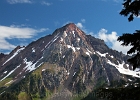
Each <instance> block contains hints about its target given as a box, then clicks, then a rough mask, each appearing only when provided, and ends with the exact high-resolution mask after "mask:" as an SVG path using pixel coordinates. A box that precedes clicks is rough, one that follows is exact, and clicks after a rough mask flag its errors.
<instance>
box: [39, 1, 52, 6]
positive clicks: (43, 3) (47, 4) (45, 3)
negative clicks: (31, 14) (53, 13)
mask: <svg viewBox="0 0 140 100" xmlns="http://www.w3.org/2000/svg"><path fill="white" fill-rule="evenodd" d="M41 4H42V5H46V6H50V5H52V3H49V2H46V1H42V2H41Z"/></svg>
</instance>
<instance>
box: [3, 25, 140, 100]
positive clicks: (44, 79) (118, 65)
mask: <svg viewBox="0 0 140 100" xmlns="http://www.w3.org/2000/svg"><path fill="white" fill-rule="evenodd" d="M128 57H129V56H126V55H124V54H122V53H120V52H118V51H115V50H112V49H110V48H108V46H107V45H106V44H105V43H104V41H103V40H100V39H97V38H95V37H92V36H91V35H86V34H85V33H84V32H83V31H82V30H80V29H79V28H78V27H77V26H76V25H75V24H73V23H70V24H67V25H65V26H63V27H62V28H59V29H56V30H55V31H54V32H53V33H52V35H47V36H45V37H42V38H40V39H38V40H37V41H34V42H32V43H30V44H29V45H28V46H26V47H20V46H18V47H17V48H15V49H14V50H13V51H12V52H11V53H10V54H9V55H7V56H5V57H3V58H2V60H1V61H0V88H1V89H0V94H2V95H4V94H5V93H7V91H12V92H11V93H15V94H16V95H15V98H16V97H17V96H18V97H19V96H20V94H21V93H24V95H26V100H30V99H29V98H32V99H35V98H38V99H39V98H51V99H53V100H55V99H56V98H57V100H58V99H60V100H63V99H65V98H67V99H68V98H72V97H71V95H74V94H76V95H78V94H82V93H85V92H86V93H87V94H88V93H89V92H91V91H92V90H93V89H95V88H98V87H119V86H121V87H126V85H127V86H129V85H133V86H138V85H139V84H136V83H138V82H139V78H140V71H139V69H137V70H135V71H133V70H132V66H130V65H129V64H128V63H127V62H126V60H127V59H128ZM47 93H49V94H51V95H49V94H48V95H49V96H48V95H46V94H47ZM29 94H30V95H29ZM56 94H57V95H56ZM87 94H85V95H87ZM5 95H6V94H5ZM64 95H65V96H64ZM50 96H51V97H50ZM67 96H68V97H67ZM83 96H84V95H83ZM27 98H28V99H27ZM32 99H31V100H32ZM19 100H20V99H19Z"/></svg>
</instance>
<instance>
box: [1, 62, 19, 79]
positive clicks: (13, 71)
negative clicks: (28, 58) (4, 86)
mask: <svg viewBox="0 0 140 100" xmlns="http://www.w3.org/2000/svg"><path fill="white" fill-rule="evenodd" d="M20 66H21V65H19V66H17V67H16V68H15V69H13V70H12V71H11V72H9V73H8V74H7V75H6V76H5V77H4V78H3V79H1V80H0V82H1V81H3V80H4V79H5V78H7V77H8V76H10V75H11V74H12V73H13V72H14V71H15V70H16V69H17V68H19V67H20Z"/></svg>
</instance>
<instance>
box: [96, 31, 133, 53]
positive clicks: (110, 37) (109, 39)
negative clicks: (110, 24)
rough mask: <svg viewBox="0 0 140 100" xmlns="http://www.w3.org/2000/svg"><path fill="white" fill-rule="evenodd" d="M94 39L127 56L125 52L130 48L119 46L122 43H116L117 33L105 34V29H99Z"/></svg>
mask: <svg viewBox="0 0 140 100" xmlns="http://www.w3.org/2000/svg"><path fill="white" fill-rule="evenodd" d="M96 37H97V38H100V39H102V40H104V41H105V42H106V43H107V44H111V48H112V49H114V50H117V51H122V52H123V53H124V54H127V51H128V50H129V49H130V48H131V47H130V46H127V47H126V46H121V44H122V42H119V41H117V38H118V35H117V32H111V33H110V34H107V30H106V29H101V30H100V31H99V32H98V34H97V35H96Z"/></svg>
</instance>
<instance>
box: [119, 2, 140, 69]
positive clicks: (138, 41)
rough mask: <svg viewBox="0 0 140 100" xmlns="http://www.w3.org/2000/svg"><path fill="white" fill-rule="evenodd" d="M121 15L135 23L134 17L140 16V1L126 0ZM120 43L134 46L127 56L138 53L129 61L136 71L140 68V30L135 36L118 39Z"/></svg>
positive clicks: (123, 36) (126, 35) (128, 34)
mask: <svg viewBox="0 0 140 100" xmlns="http://www.w3.org/2000/svg"><path fill="white" fill-rule="evenodd" d="M120 14H121V15H124V16H129V17H128V21H133V19H134V16H135V17H138V16H140V0H124V3H123V9H122V11H121V12H120ZM118 41H122V42H123V43H122V45H123V46H128V45H130V46H132V48H131V49H130V50H129V51H128V52H127V54H133V53H136V54H135V55H134V56H133V57H132V58H130V59H128V62H130V64H132V65H133V70H135V69H136V67H139V66H140V30H136V32H135V33H133V34H131V33H124V34H123V35H122V36H120V37H118Z"/></svg>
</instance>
